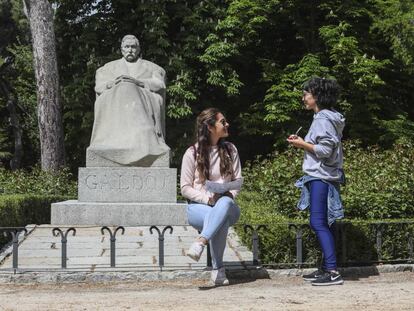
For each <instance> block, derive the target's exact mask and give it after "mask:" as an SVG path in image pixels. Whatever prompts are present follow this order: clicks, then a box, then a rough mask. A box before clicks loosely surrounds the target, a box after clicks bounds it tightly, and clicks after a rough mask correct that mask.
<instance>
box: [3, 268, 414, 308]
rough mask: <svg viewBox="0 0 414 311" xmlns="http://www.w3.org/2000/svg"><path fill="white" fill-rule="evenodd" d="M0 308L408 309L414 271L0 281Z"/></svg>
mask: <svg viewBox="0 0 414 311" xmlns="http://www.w3.org/2000/svg"><path fill="white" fill-rule="evenodd" d="M0 310H170V311H171V310H209V311H213V310H214V311H215V310H266V311H267V310H330V311H332V310H358V311H362V310H375V311H382V310H384V311H385V310H386V311H389V310H414V273H412V272H401V273H386V274H382V275H379V276H370V277H366V278H354V279H351V278H347V279H345V284H344V285H340V286H327V287H315V286H311V285H310V284H309V283H307V282H304V281H302V279H301V278H300V277H280V278H277V279H272V280H270V279H269V280H251V281H243V282H241V281H237V280H234V281H233V282H232V284H231V285H230V286H227V287H216V288H215V287H211V286H209V284H208V282H207V281H204V280H195V281H194V280H179V281H169V282H166V281H159V282H140V283H109V284H70V285H12V284H11V285H1V286H0Z"/></svg>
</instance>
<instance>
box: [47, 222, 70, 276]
mask: <svg viewBox="0 0 414 311" xmlns="http://www.w3.org/2000/svg"><path fill="white" fill-rule="evenodd" d="M70 232H72V236H75V235H76V229H75V228H73V227H70V228H68V230H66V231H65V232H64V233H63V231H62V230H61V229H60V228H53V229H52V233H53V236H55V237H57V236H59V235H60V236H61V242H62V263H61V266H62V268H64V269H66V261H67V248H66V247H67V245H66V243H67V241H68V240H67V237H68V234H69V233H70Z"/></svg>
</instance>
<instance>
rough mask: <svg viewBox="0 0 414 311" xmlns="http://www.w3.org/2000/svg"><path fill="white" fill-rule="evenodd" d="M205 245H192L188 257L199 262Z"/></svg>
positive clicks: (194, 243)
mask: <svg viewBox="0 0 414 311" xmlns="http://www.w3.org/2000/svg"><path fill="white" fill-rule="evenodd" d="M204 247H205V245H204V244H203V243H202V242H199V241H195V242H193V244H191V246H190V248H189V249H188V251H187V256H188V257H190V258H191V259H193V260H195V261H199V260H200V257H201V254H202V253H203V250H204Z"/></svg>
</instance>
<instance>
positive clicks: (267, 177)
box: [239, 142, 414, 220]
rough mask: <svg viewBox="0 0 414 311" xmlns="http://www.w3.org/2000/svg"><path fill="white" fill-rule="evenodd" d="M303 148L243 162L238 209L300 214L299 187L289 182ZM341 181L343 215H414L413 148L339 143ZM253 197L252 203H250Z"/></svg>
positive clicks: (299, 171)
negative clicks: (341, 150) (343, 176)
mask: <svg viewBox="0 0 414 311" xmlns="http://www.w3.org/2000/svg"><path fill="white" fill-rule="evenodd" d="M302 159H303V152H302V151H301V150H297V149H293V148H289V149H288V150H287V151H284V152H276V153H274V154H273V155H271V156H270V157H269V158H268V159H262V160H260V159H258V160H256V161H254V162H252V163H248V164H247V165H246V167H245V169H244V171H243V174H244V178H245V184H244V188H243V191H242V192H241V195H240V197H239V203H240V206H241V208H242V210H243V213H245V214H246V215H247V214H248V215H250V216H249V217H253V218H249V219H252V220H253V219H254V217H256V216H253V214H254V212H253V211H251V210H252V209H253V210H254V209H255V208H257V206H258V205H260V206H261V212H262V214H263V215H262V216H263V217H270V218H272V217H273V214H276V215H277V216H285V217H288V218H294V219H303V218H304V217H306V216H304V214H306V213H299V212H298V211H297V210H296V208H295V207H296V203H297V201H298V198H299V196H300V190H299V189H297V188H296V187H295V186H294V182H295V180H296V179H298V178H299V177H300V176H302V175H303V173H302V165H301V164H302ZM344 159H345V160H344V170H345V174H346V177H347V183H346V186H343V187H342V188H341V195H342V201H343V204H344V207H345V217H346V218H351V219H384V218H412V217H414V196H413V189H414V169H413V163H414V148H413V146H412V145H410V144H406V145H396V146H395V147H394V148H393V149H391V150H380V149H378V148H374V147H371V148H368V149H363V148H361V147H359V146H358V144H356V143H353V142H347V143H345V144H344ZM252 202H254V205H252Z"/></svg>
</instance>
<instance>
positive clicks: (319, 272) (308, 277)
mask: <svg viewBox="0 0 414 311" xmlns="http://www.w3.org/2000/svg"><path fill="white" fill-rule="evenodd" d="M324 275H325V271H323V270H322V269H318V270H316V271H314V272H312V273H309V274H305V275H302V277H303V279H304V280H305V281H315V280H317V279H319V278H320V277H323V276H324Z"/></svg>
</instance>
